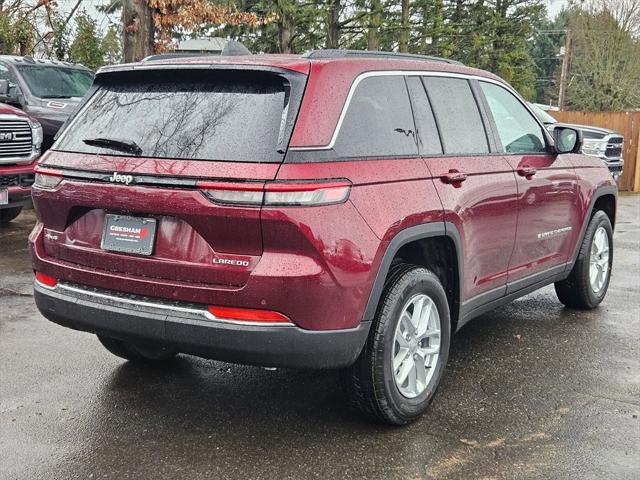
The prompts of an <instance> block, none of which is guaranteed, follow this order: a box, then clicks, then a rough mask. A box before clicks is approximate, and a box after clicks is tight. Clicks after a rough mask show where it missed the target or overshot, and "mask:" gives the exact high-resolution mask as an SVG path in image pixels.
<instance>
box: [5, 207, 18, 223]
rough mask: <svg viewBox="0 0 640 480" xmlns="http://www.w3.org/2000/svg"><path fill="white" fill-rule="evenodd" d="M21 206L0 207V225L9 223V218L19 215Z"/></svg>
mask: <svg viewBox="0 0 640 480" xmlns="http://www.w3.org/2000/svg"><path fill="white" fill-rule="evenodd" d="M21 211H22V207H13V208H3V209H0V225H4V224H5V223H9V222H10V221H11V220H13V219H14V218H16V217H17V216H18V215H20V212H21Z"/></svg>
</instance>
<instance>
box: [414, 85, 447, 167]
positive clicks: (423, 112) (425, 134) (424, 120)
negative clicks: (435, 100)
mask: <svg viewBox="0 0 640 480" xmlns="http://www.w3.org/2000/svg"><path fill="white" fill-rule="evenodd" d="M407 87H408V88H409V92H410V93H411V100H412V102H413V116H414V117H415V119H416V130H418V143H419V145H420V153H422V154H424V155H437V154H440V153H442V145H441V144H440V136H439V135H438V127H437V126H436V120H435V118H434V117H433V111H432V110H431V104H430V103H429V99H428V98H427V92H425V90H424V86H423V85H422V81H421V80H420V77H408V78H407Z"/></svg>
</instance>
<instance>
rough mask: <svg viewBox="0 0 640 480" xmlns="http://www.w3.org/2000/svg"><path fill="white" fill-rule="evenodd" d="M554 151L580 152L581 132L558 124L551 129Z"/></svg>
mask: <svg viewBox="0 0 640 480" xmlns="http://www.w3.org/2000/svg"><path fill="white" fill-rule="evenodd" d="M553 140H554V143H555V153H580V150H582V132H581V131H580V130H576V129H575V128H571V127H562V126H558V127H556V128H555V129H554V130H553Z"/></svg>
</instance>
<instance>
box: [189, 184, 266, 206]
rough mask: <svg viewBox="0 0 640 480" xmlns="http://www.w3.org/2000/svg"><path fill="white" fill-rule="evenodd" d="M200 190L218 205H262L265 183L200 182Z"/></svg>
mask: <svg viewBox="0 0 640 480" xmlns="http://www.w3.org/2000/svg"><path fill="white" fill-rule="evenodd" d="M197 186H198V188H200V189H201V190H202V193H204V194H205V195H206V196H207V198H209V199H210V200H213V201H214V202H216V203H224V204H231V205H255V206H260V205H262V200H263V198H264V183H263V182H246V183H240V182H198V183H197Z"/></svg>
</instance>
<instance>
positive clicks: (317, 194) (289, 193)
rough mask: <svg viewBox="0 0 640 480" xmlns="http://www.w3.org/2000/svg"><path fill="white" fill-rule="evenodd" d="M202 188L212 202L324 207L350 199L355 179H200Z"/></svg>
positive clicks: (198, 184)
mask: <svg viewBox="0 0 640 480" xmlns="http://www.w3.org/2000/svg"><path fill="white" fill-rule="evenodd" d="M197 186H198V188H200V189H201V190H202V192H203V193H204V194H205V195H206V196H207V197H208V198H209V199H210V200H212V201H214V202H216V203H222V204H232V205H249V206H260V205H265V206H285V207H286V206H289V207H293V206H320V205H332V204H336V203H343V202H345V201H346V200H347V198H349V192H350V191H351V182H349V181H348V180H332V181H326V182H266V183H258V182H247V183H239V182H198V183H197Z"/></svg>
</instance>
